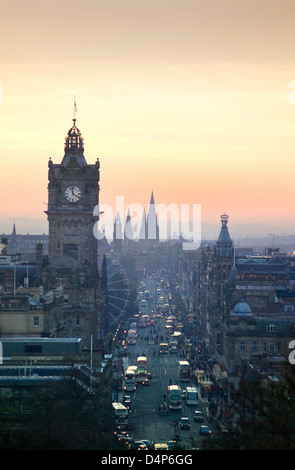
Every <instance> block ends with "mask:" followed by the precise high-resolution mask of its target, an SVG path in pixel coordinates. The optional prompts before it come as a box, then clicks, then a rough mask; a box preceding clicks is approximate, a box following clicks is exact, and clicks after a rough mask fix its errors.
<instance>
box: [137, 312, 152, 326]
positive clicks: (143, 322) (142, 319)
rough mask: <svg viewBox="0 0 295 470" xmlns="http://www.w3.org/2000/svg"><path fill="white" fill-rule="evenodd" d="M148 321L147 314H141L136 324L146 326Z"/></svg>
mask: <svg viewBox="0 0 295 470" xmlns="http://www.w3.org/2000/svg"><path fill="white" fill-rule="evenodd" d="M148 322H149V316H148V315H142V316H141V317H140V318H139V319H138V322H137V325H138V326H139V328H145V327H146V326H148Z"/></svg>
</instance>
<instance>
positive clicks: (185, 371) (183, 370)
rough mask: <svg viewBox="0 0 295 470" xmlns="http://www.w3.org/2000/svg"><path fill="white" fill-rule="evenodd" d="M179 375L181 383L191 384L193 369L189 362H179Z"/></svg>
mask: <svg viewBox="0 0 295 470" xmlns="http://www.w3.org/2000/svg"><path fill="white" fill-rule="evenodd" d="M178 373H179V380H180V381H181V382H190V380H191V375H192V369H191V366H190V363H189V362H188V361H179V362H178Z"/></svg>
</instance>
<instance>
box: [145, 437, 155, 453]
mask: <svg viewBox="0 0 295 470" xmlns="http://www.w3.org/2000/svg"><path fill="white" fill-rule="evenodd" d="M142 442H144V443H145V445H146V446H147V448H148V449H149V450H153V449H154V444H155V443H154V442H152V441H148V440H147V439H142Z"/></svg>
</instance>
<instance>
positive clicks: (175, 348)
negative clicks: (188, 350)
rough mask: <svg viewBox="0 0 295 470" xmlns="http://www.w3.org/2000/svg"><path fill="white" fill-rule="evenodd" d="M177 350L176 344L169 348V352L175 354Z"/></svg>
mask: <svg viewBox="0 0 295 470" xmlns="http://www.w3.org/2000/svg"><path fill="white" fill-rule="evenodd" d="M177 353H178V351H177V347H176V346H172V348H171V349H170V354H177Z"/></svg>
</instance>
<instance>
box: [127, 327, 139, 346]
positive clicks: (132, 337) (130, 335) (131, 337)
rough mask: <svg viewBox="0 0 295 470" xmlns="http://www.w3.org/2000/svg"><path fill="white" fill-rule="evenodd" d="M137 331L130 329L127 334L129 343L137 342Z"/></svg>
mask: <svg viewBox="0 0 295 470" xmlns="http://www.w3.org/2000/svg"><path fill="white" fill-rule="evenodd" d="M136 337H137V333H136V330H129V331H128V334H127V343H128V344H136Z"/></svg>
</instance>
